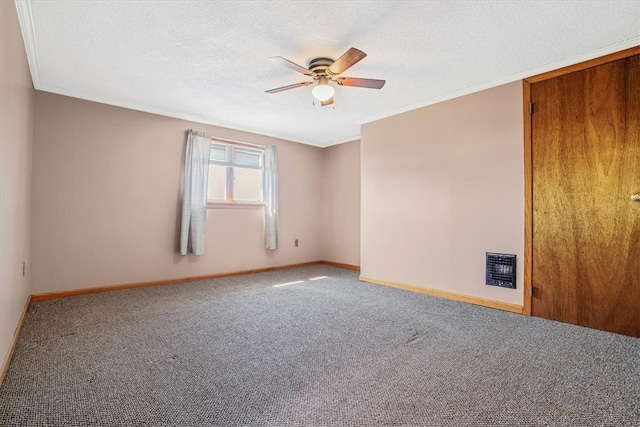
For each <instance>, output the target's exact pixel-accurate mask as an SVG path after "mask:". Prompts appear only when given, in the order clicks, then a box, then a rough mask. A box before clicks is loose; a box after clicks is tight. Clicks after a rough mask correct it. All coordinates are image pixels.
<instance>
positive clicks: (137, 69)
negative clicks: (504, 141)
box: [16, 0, 640, 147]
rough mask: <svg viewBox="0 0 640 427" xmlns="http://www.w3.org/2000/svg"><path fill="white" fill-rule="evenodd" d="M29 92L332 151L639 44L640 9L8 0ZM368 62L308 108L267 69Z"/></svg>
mask: <svg viewBox="0 0 640 427" xmlns="http://www.w3.org/2000/svg"><path fill="white" fill-rule="evenodd" d="M16 4H17V6H18V11H19V17H20V22H21V26H22V31H23V34H24V36H25V45H26V48H27V55H28V58H29V65H30V67H31V72H32V76H33V81H34V86H35V87H36V89H39V90H43V91H48V92H54V93H59V94H63V95H69V96H74V97H77V98H82V99H88V100H93V101H98V102H103V103H106V104H112V105H118V106H122V107H127V108H133V109H137V110H141V111H148V112H152V113H158V114H164V115H167V116H172V117H178V118H184V119H188V120H193V121H197V122H202V123H209V124H215V125H220V126H225V127H229V128H234V129H241V130H246V131H250V132H255V133H260V134H264V135H270V136H276V137H279V138H284V139H289V140H292V141H298V142H302V143H306V144H311V145H317V146H321V147H324V146H328V145H333V144H336V143H340V142H344V141H348V140H352V139H356V138H358V137H359V134H360V124H361V123H364V122H367V121H370V120H373V119H378V118H382V117H385V116H389V115H393V114H397V113H399V112H403V111H407V110H410V109H413V108H417V107H421V106H424V105H429V104H432V103H434V102H438V101H441V100H445V99H449V98H452V97H455V96H458V95H461V94H465V93H470V92H473V91H476V90H480V89H484V88H488V87H492V86H496V85H498V84H502V83H507V82H510V81H514V80H517V79H520V78H523V77H527V76H530V75H533V74H537V73H540V72H544V71H549V70H552V69H555V68H559V67H561V66H565V65H570V64H573V63H577V62H580V61H583V60H585V59H590V58H593V57H597V56H601V55H603V54H606V53H610V52H614V51H618V50H622V49H624V48H627V47H632V46H636V45H640V1H429V2H427V1H421V2H419V1H411V2H404V1H403V2H400V1H395V2H387V1H353V2H351V1H333V2H329V1H325V2H321V1H283V2H280V1H241V2H240V1H21V0H18V1H16ZM352 46H353V47H356V48H359V49H360V50H363V51H364V52H366V53H367V54H368V56H367V57H366V58H364V59H363V60H362V61H361V62H359V63H357V64H356V65H354V66H353V67H352V68H351V69H349V70H347V71H346V72H345V73H343V74H342V76H347V77H364V78H375V79H386V81H387V84H386V85H385V87H384V88H383V89H381V90H373V89H363V88H355V87H336V94H335V104H334V105H333V108H332V107H331V106H328V107H320V106H317V105H316V106H314V105H312V96H311V88H312V86H306V87H302V88H298V89H293V90H290V91H286V92H280V93H276V94H267V93H265V90H267V89H272V88H275V87H279V86H285V85H288V84H293V83H297V82H302V81H305V79H307V77H306V76H304V75H302V74H299V73H296V72H294V71H292V70H289V69H287V68H284V67H282V66H280V65H278V64H275V63H273V62H271V61H269V60H268V58H269V57H271V56H283V57H285V58H287V59H289V60H291V61H293V62H295V63H298V64H300V65H303V66H306V65H307V61H308V60H309V59H310V58H314V57H318V56H328V57H331V58H334V59H335V58H337V57H339V56H340V55H341V54H342V53H343V52H345V51H346V50H347V49H348V48H350V47H352Z"/></svg>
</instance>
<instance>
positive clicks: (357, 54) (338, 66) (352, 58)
mask: <svg viewBox="0 0 640 427" xmlns="http://www.w3.org/2000/svg"><path fill="white" fill-rule="evenodd" d="M365 56H367V54H366V53H364V52H363V51H361V50H359V49H356V48H355V47H352V48H351V49H349V50H348V51H346V52H345V53H344V54H342V56H341V57H340V58H338V59H337V60H336V61H335V62H334V63H333V64H331V66H330V67H329V69H328V71H329V74H331V75H334V76H335V75H336V74H340V73H342V72H344V71H345V70H346V69H348V68H350V67H352V66H353V65H354V64H355V63H356V62H358V61H360V60H361V59H362V58H364V57H365Z"/></svg>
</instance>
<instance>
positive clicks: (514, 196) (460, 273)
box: [361, 82, 524, 304]
mask: <svg viewBox="0 0 640 427" xmlns="http://www.w3.org/2000/svg"><path fill="white" fill-rule="evenodd" d="M361 144H362V147H361V152H362V157H361V168H362V177H361V182H362V189H361V191H362V205H361V212H362V217H361V221H362V231H361V236H362V238H361V268H362V271H361V272H362V275H363V276H366V277H370V278H373V279H378V280H386V281H392V282H398V283H402V284H409V285H416V286H422V287H427V288H433V289H440V290H446V291H449V292H455V293H459V294H465V295H471V296H476V297H481V298H487V299H492V300H496V301H502V302H508V303H513V304H522V302H523V292H522V283H523V276H522V272H523V269H522V265H523V264H522V261H523V246H524V239H523V230H524V201H523V194H524V184H523V181H524V176H523V175H524V171H523V160H522V159H523V122H522V86H521V83H520V82H516V83H511V84H507V85H504V86H500V87H496V88H493V89H489V90H485V91H482V92H478V93H475V94H472V95H468V96H464V97H461V98H457V99H454V100H450V101H447V102H443V103H440V104H436V105H432V106H429V107H425V108H421V109H418V110H414V111H410V112H407V113H404V114H400V115H397V116H394V117H390V118H386V119H383V120H379V121H376V122H372V123H368V124H365V125H363V127H362V134H361ZM485 252H505V253H513V254H517V256H518V265H517V267H518V277H517V286H518V289H517V290H511V289H502V288H498V287H493V286H486V285H485V284H484V279H485V270H484V262H485Z"/></svg>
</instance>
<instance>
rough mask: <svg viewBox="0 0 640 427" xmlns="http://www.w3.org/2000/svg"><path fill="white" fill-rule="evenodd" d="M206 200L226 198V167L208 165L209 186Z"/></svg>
mask: <svg viewBox="0 0 640 427" xmlns="http://www.w3.org/2000/svg"><path fill="white" fill-rule="evenodd" d="M207 199H208V200H226V199H227V167H226V166H218V165H209V187H208V188H207Z"/></svg>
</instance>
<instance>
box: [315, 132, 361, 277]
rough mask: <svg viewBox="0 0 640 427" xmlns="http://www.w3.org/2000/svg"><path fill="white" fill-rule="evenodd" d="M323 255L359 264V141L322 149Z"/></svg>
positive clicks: (335, 259) (329, 259)
mask: <svg viewBox="0 0 640 427" xmlns="http://www.w3.org/2000/svg"><path fill="white" fill-rule="evenodd" d="M323 176H324V178H323V187H322V200H323V205H322V207H323V210H322V218H323V232H322V234H323V239H324V240H323V255H324V259H325V260H327V261H333V262H339V263H343V264H351V265H360V141H352V142H348V143H345V144H340V145H335V146H333V147H328V148H325V149H324V167H323Z"/></svg>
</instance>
